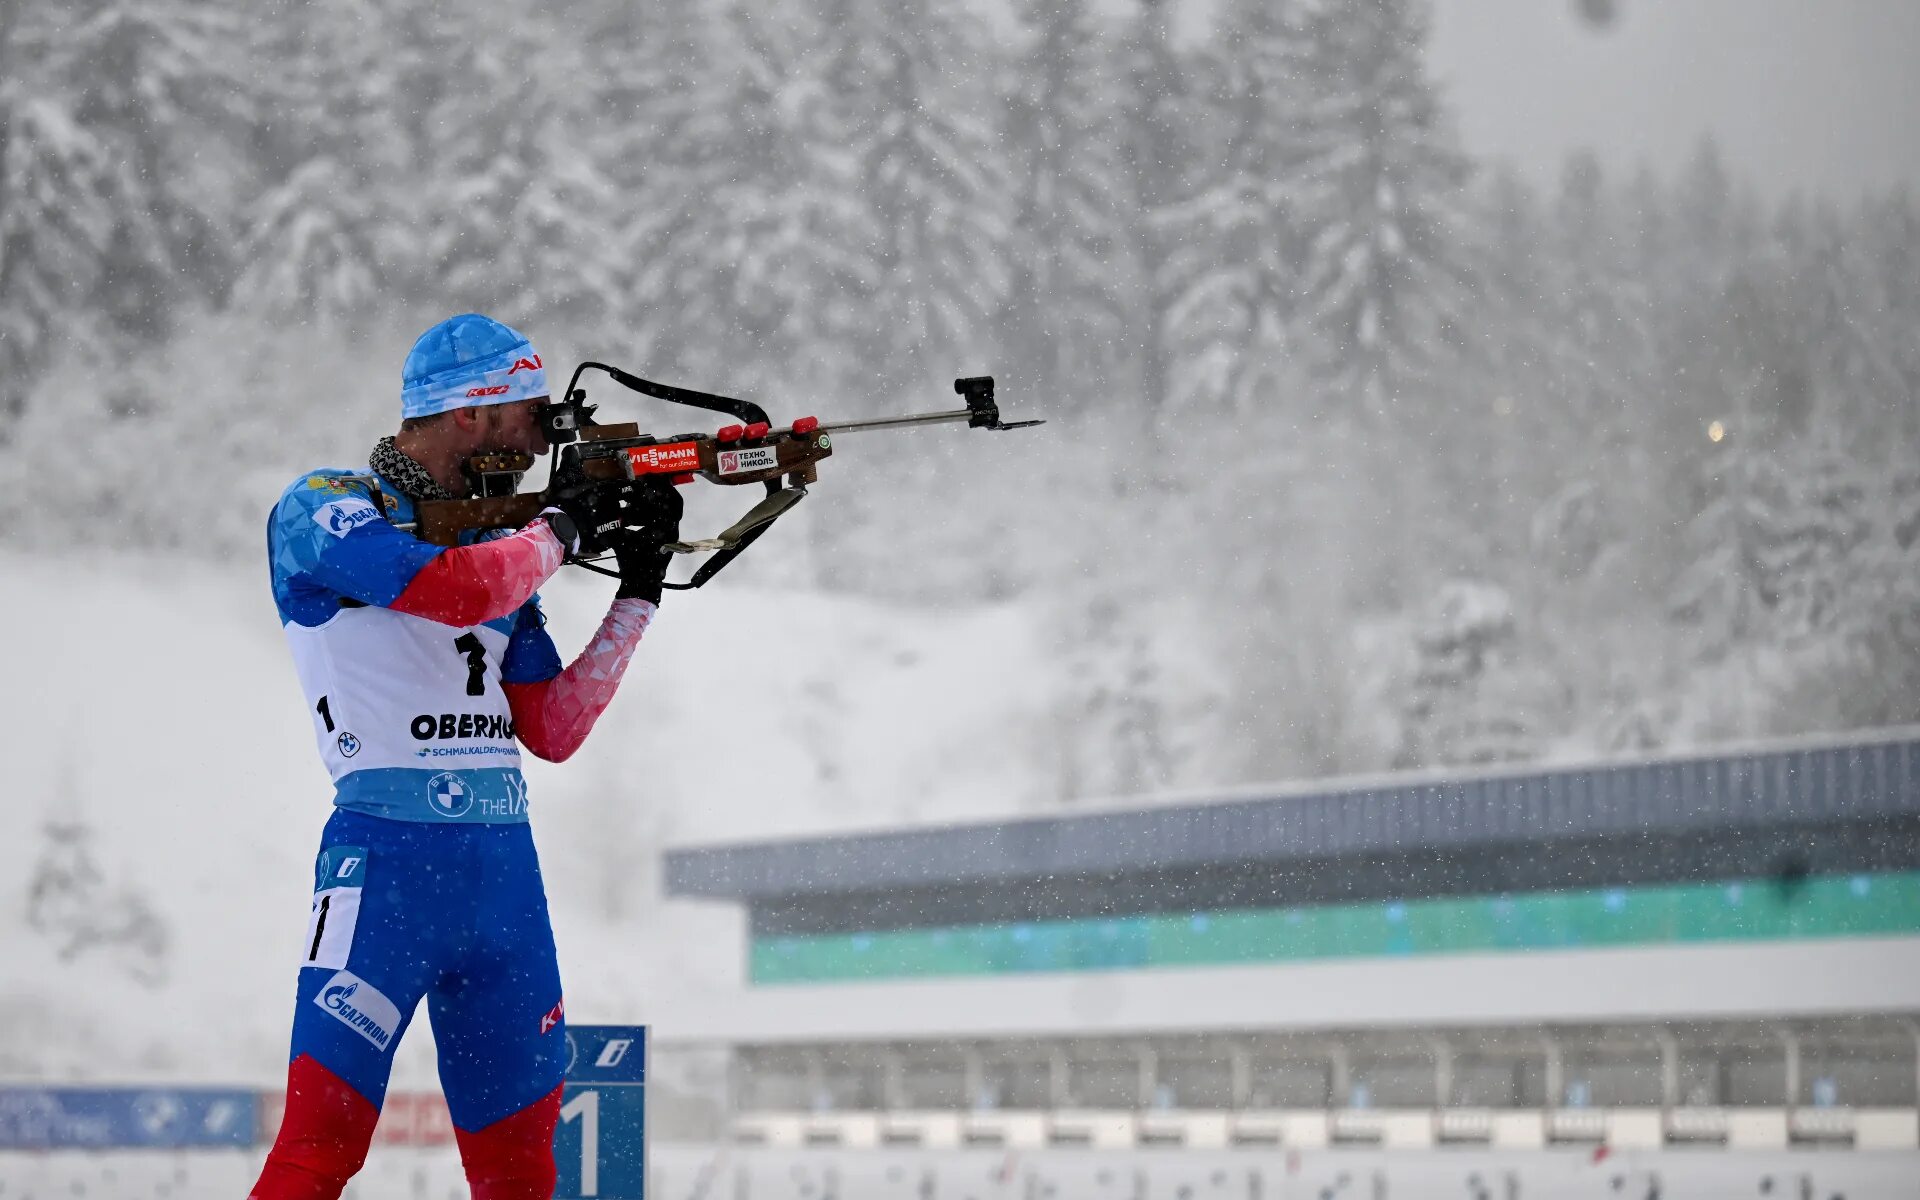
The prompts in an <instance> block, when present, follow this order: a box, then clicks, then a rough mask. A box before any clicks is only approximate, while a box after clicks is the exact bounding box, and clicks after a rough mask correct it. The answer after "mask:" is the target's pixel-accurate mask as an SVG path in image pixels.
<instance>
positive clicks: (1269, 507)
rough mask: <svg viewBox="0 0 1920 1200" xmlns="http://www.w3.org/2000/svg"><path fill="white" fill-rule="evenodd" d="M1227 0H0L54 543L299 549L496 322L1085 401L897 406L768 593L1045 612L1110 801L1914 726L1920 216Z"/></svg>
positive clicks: (34, 523)
mask: <svg viewBox="0 0 1920 1200" xmlns="http://www.w3.org/2000/svg"><path fill="white" fill-rule="evenodd" d="M1172 15H1174V14H1173V13H1172V12H1171V11H1170V9H1169V6H1168V5H1166V4H1165V3H1163V2H1162V0H1140V3H1138V4H1137V5H1135V6H1133V7H1131V8H1121V9H1118V10H1116V8H1115V6H1114V5H1109V4H1101V5H1094V4H1089V3H1085V2H1083V0H1045V2H1040V3H1028V2H1025V0H1007V2H1006V3H1003V4H983V3H973V4H961V3H953V2H948V0H814V2H812V3H810V4H804V5H802V4H793V3H786V2H776V0H698V2H692V3H686V4H677V5H632V4H627V3H624V2H616V0H568V2H560V3H551V4H546V5H535V6H529V5H524V4H514V5H508V4H503V3H470V4H465V5H462V6H460V8H459V10H458V14H457V16H454V15H451V14H449V13H448V12H447V11H443V10H440V9H437V8H435V7H434V6H432V5H429V4H426V3H410V2H404V0H334V2H331V3H327V4H312V5H310V4H291V3H286V4H262V3H258V2H255V0H246V2H242V0H195V2H188V0H72V2H62V3H45V2H35V0H0V414H4V416H3V417H0V545H8V544H10V545H11V546H13V547H15V548H16V549H19V550H23V551H31V552H33V553H44V554H54V553H67V554H75V555H87V556H90V557H94V558H97V559H103V560H105V561H111V560H112V558H113V556H114V555H116V554H125V553H130V552H134V551H139V552H143V553H144V552H149V551H153V552H159V553H161V554H164V555H166V556H167V557H168V558H169V559H171V560H174V561H176V562H179V563H181V564H188V565H190V564H192V563H194V562H206V563H209V564H212V563H219V562H230V563H234V564H244V565H246V566H248V567H253V566H257V565H258V559H259V555H260V531H261V524H262V520H263V515H264V512H265V509H266V507H267V506H268V505H269V504H270V503H271V501H272V498H273V496H274V495H275V494H276V493H277V491H278V490H279V488H280V487H281V486H283V485H284V483H285V482H286V481H287V480H288V479H290V478H291V477H292V476H293V475H294V474H295V473H297V472H299V471H301V470H303V469H305V468H307V467H310V466H312V465H315V464H318V463H342V464H352V463H362V462H364V461H365V453H366V450H367V449H368V447H369V446H370V444H371V442H372V441H373V439H374V438H375V437H376V436H377V435H379V434H380V433H383V432H387V431H389V430H390V429H391V427H392V425H393V423H394V419H395V410H396V408H397V391H398V382H399V381H398V375H399V365H400V361H401V358H402V356H403V355H404V353H405V350H406V347H407V345H408V344H409V343H410V341H411V340H412V337H413V336H414V334H416V333H417V332H418V331H419V330H420V329H422V328H425V327H426V326H427V325H428V324H430V323H431V322H433V321H435V320H437V319H439V318H440V317H441V316H444V315H445V314H447V313H449V312H457V311H465V310H469V309H478V310H482V311H487V312H490V313H492V314H494V315H496V316H499V317H501V318H502V319H504V320H507V321H508V322H509V323H511V324H514V325H516V326H518V327H520V328H521V329H523V330H526V331H527V332H529V333H530V334H531V335H532V337H533V338H534V340H535V342H536V345H538V346H539V347H540V349H541V350H542V352H543V353H544V354H545V355H546V357H547V361H548V363H549V369H550V370H551V369H554V368H556V367H558V368H560V369H568V368H570V365H571V363H572V362H573V361H575V360H576V359H577V358H579V357H596V358H601V359H605V360H609V361H613V362H615V363H618V364H621V365H624V366H627V367H628V368H630V369H632V370H635V371H637V372H639V373H642V374H645V375H647V376H649V377H652V378H655V379H661V380H665V381H670V382H676V383H682V384H685V385H688V386H693V387H698V388H704V389H708V390H716V391H724V392H730V393H733V394H743V395H747V396H751V397H754V398H756V399H758V400H760V401H762V402H763V403H766V404H767V405H768V407H769V408H770V409H771V410H772V411H773V412H774V413H775V415H776V417H782V418H790V417H793V416H797V415H801V414H802V413H809V412H812V413H818V414H820V415H823V416H843V417H852V416H868V415H879V414H897V413H904V412H917V411H926V410H929V409H933V408H944V407H951V406H953V405H954V404H955V403H956V400H955V398H954V397H953V395H952V393H951V390H950V388H949V381H950V380H951V379H952V378H953V377H954V376H956V375H961V374H975V373H982V372H991V373H993V374H994V375H996V376H997V377H998V379H999V383H1000V394H1001V397H1002V403H1003V405H1004V406H1005V408H1006V410H1007V413H1008V415H1009V416H1010V417H1013V416H1019V417H1046V418H1047V419H1048V420H1049V422H1050V423H1049V424H1048V425H1047V426H1046V427H1045V428H1044V429H1042V430H1040V431H1037V432H1033V433H1022V434H1006V435H1000V434H993V435H988V434H961V433H959V432H958V431H945V432H938V431H927V432H914V433H907V434H902V435H898V439H897V440H894V441H883V440H881V437H882V435H865V436H863V437H860V438H856V437H851V436H850V437H848V438H844V439H842V440H841V443H840V452H839V454H838V456H837V457H836V459H835V460H834V461H833V462H830V463H828V464H827V465H826V467H825V468H824V469H823V473H822V482H821V484H820V486H819V488H818V489H817V490H818V491H819V493H820V495H819V496H818V497H816V498H815V499H814V500H813V501H812V503H811V504H809V505H806V506H803V507H802V509H801V510H800V513H799V514H796V516H795V517H793V518H789V523H788V525H787V527H786V528H785V529H784V530H783V535H784V536H783V535H782V534H776V535H775V536H774V537H771V538H769V539H767V540H766V541H765V542H763V543H761V544H760V547H758V548H756V550H755V552H754V554H753V555H751V556H749V557H748V558H746V559H743V560H742V562H741V564H740V565H739V566H737V567H736V568H734V569H733V571H731V572H730V573H729V574H728V575H727V576H725V577H723V578H722V579H721V580H720V581H719V582H718V583H716V585H715V586H716V587H728V586H734V587H763V588H797V589H808V590H812V591H824V592H827V593H835V592H839V593H851V594H859V595H863V596H867V597H879V598H882V599H885V600H887V601H890V602H898V603H901V604H904V605H939V606H955V605H979V604H1003V603H1005V604H1017V605H1027V606H1032V607H1034V608H1035V610H1036V611H1039V612H1041V613H1042V614H1043V617H1042V619H1043V620H1044V621H1045V622H1046V627H1047V628H1048V629H1049V630H1050V636H1049V639H1048V640H1047V643H1046V644H1047V645H1048V646H1049V647H1050V648H1051V649H1050V653H1051V654H1052V655H1053V658H1054V661H1053V662H1052V663H1040V662H1037V663H1035V664H1034V669H1035V670H1036V671H1046V672H1048V673H1049V674H1053V673H1058V674H1060V675H1061V676H1062V677H1064V678H1065V679H1066V680H1067V681H1068V686H1067V687H1066V688H1065V689H1064V690H1063V691H1062V695H1063V696H1064V697H1065V699H1063V700H1062V701H1061V706H1062V707H1061V710H1060V712H1059V713H1058V714H1057V725H1056V728H1057V730H1058V735H1057V737H1054V738H1052V739H1051V740H1050V741H1049V742H1048V748H1047V751H1046V754H1047V755H1048V756H1049V758H1048V761H1045V762H1036V763H1035V764H1034V766H1035V770H1036V771H1038V772H1043V773H1046V774H1049V775H1051V776H1052V777H1053V779H1054V780H1055V784H1054V786H1053V787H1052V788H1051V789H1050V794H1052V795H1054V796H1055V797H1056V798H1057V800H1058V801H1059V802H1062V803H1070V802H1072V801H1073V800H1075V799H1076V798H1080V797H1086V796H1096V795H1114V794H1124V793H1131V792H1137V791H1143V790H1153V789H1163V788H1173V787H1200V786H1209V785H1215V784H1221V783H1230V782H1244V781H1255V780H1265V779H1274V778H1283V777H1309V776H1321V775H1327V774H1333V773H1351V772H1357V771H1371V770H1379V769H1385V768H1392V767H1424V766H1444V765H1453V764H1463V763H1485V762H1498V761H1516V760H1532V759H1551V758H1562V759H1564V758H1570V757H1586V756H1593V755H1613V754H1634V753H1644V752H1649V751H1655V750H1659V749H1662V748H1676V747H1685V746H1690V745H1697V744H1702V743H1705V742H1710V741H1717V740H1725V739H1734V738H1747V737H1759V736H1770V735H1784V734H1796V733H1808V732H1816V731H1825V730H1836V729H1843V728H1858V727H1867V726H1879V725H1887V724H1895V723H1903V722H1912V721H1916V720H1920V569H1917V568H1920V544H1916V543H1917V542H1920V454H1916V450H1920V405H1916V399H1917V398H1920V206H1916V203H1915V200H1914V198H1913V197H1912V196H1911V195H1908V194H1894V195H1886V196H1877V197H1869V198H1864V199H1861V200H1859V201H1857V202H1854V201H1849V202H1846V203H1835V202H1832V201H1829V200H1822V199H1808V198H1803V197H1797V196H1796V197H1788V198H1784V199H1780V198H1763V197H1762V196H1760V195H1759V194H1758V193H1757V192H1756V189H1755V188H1754V187H1752V186H1751V185H1750V184H1749V183H1748V182H1746V181H1744V180H1742V179H1740V178H1738V177H1736V176H1735V175H1734V174H1733V173H1731V172H1730V170H1729V167H1728V165H1727V164H1726V163H1725V162H1724V161H1723V160H1722V159H1721V157H1720V156H1719V155H1718V153H1717V152H1716V150H1715V148H1714V146H1713V145H1712V144H1711V143H1707V144H1703V145H1702V146H1701V147H1700V149H1699V152H1698V154H1697V155H1696V156H1695V157H1694V159H1693V161H1692V162H1691V164H1690V165H1688V166H1687V167H1686V168H1685V169H1684V170H1682V171H1680V172H1678V173H1677V175H1675V176H1673V177H1663V176H1660V175H1657V174H1655V173H1652V172H1649V171H1646V170H1641V171H1636V172H1631V173H1619V172H1613V171H1609V170H1607V169H1603V167H1602V164H1601V163H1599V162H1598V161H1596V160H1595V159H1594V158H1592V157H1586V156H1576V157H1574V158H1572V159H1570V160H1569V161H1568V162H1567V163H1566V164H1565V168H1564V171H1563V172H1562V174H1561V177H1560V180H1559V182H1558V184H1557V186H1553V187H1548V188H1545V189H1540V188H1536V187H1532V186H1529V184H1528V183H1527V182H1525V181H1524V180H1523V179H1522V178H1521V177H1520V176H1518V175H1516V174H1514V173H1512V172H1510V171H1506V170H1501V169H1495V168H1492V167H1490V166H1488V165H1486V164H1480V163H1476V162H1475V161H1474V160H1473V159H1472V158H1471V157H1470V156H1468V155H1467V154H1465V153H1464V152H1463V151H1462V149H1461V148H1460V146H1459V144H1458V141H1457V139H1456V137H1455V135H1454V133H1453V131H1452V128H1451V123H1450V121H1449V115H1448V108H1447V97H1446V95H1445V94H1444V92H1443V91H1442V90H1441V89H1439V88H1438V87H1437V86H1436V85H1435V84H1434V82H1433V81H1432V80H1431V79H1430V78H1429V77H1428V75H1427V74H1426V67H1425V63H1424V59H1423V47H1424V41H1425V37H1426V30H1425V27H1424V21H1425V19H1426V18H1425V14H1424V9H1423V6H1422V5H1420V4H1418V3H1413V2H1410V0H1364V2H1361V0H1354V2H1350V3H1332V2H1326V3H1320V2H1309V0H1287V2H1276V0H1219V2H1218V3H1216V4H1214V5H1213V6H1212V8H1211V11H1210V13H1209V14H1208V18H1207V20H1206V21H1204V22H1202V23H1198V24H1190V23H1186V22H1170V20H1169V18H1170V16H1172ZM1175 26H1178V35H1177V36H1176V33H1175ZM1514 103H1515V104H1525V103H1526V98H1525V97H1524V96H1516V97H1514ZM594 398H595V399H596V400H599V401H602V402H603V403H605V404H606V405H607V408H608V409H609V410H615V409H621V410H624V411H633V410H631V409H626V405H627V404H628V401H629V400H633V401H635V402H636V403H637V404H641V405H646V404H651V402H646V401H639V400H638V399H637V398H634V397H629V396H626V395H624V394H619V395H608V394H600V393H599V392H596V393H595V396H594ZM645 411H648V412H654V411H658V410H657V409H647V410H645ZM683 411H684V410H683ZM648 419H649V420H653V421H654V422H655V427H656V428H657V429H658V430H659V431H660V432H663V433H665V432H679V431H682V430H685V429H694V428H711V423H710V421H709V420H708V419H707V418H705V417H702V416H697V415H685V416H683V415H681V413H680V412H674V413H672V415H663V416H661V417H659V418H657V419H656V418H651V417H650V418H648ZM707 491H708V492H711V493H718V492H719V491H720V489H707ZM735 495H737V493H735ZM702 504H703V507H701V508H700V509H698V510H696V511H698V512H699V513H701V514H703V518H702V519H701V520H700V521H699V522H697V523H699V524H705V521H706V515H707V514H711V518H712V519H713V521H714V523H715V525H716V526H717V525H718V524H720V523H723V520H724V518H725V517H726V516H730V515H731V510H732V509H736V508H741V507H744V503H742V502H738V501H728V500H727V499H726V497H720V498H719V499H718V500H712V499H711V498H709V497H703V498H702ZM708 506H710V507H708ZM697 532H706V531H705V530H700V531H697ZM262 596H263V597H264V587H262ZM263 602H264V601H263ZM673 603H679V604H693V603H698V601H697V600H695V599H685V598H683V599H681V600H677V601H673ZM754 632H755V631H742V633H743V636H751V635H752V634H753V633H754ZM779 632H780V633H782V634H783V635H788V636H790V635H792V634H793V631H779ZM1005 684H1006V687H1008V688H1010V689H1018V688H1020V687H1021V686H1022V684H1021V680H1020V679H1019V678H1009V679H1008V680H1006V681H1005ZM982 752H983V753H990V752H992V751H991V748H990V747H986V746H983V748H982Z"/></svg>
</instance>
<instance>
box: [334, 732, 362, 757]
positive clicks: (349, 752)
mask: <svg viewBox="0 0 1920 1200" xmlns="http://www.w3.org/2000/svg"><path fill="white" fill-rule="evenodd" d="M334 745H336V746H338V747H340V754H341V756H342V757H344V758H352V757H353V756H354V755H356V754H358V753H360V739H359V738H357V737H355V736H353V735H352V734H350V733H342V734H341V735H340V736H339V737H338V738H335V739H334Z"/></svg>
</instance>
